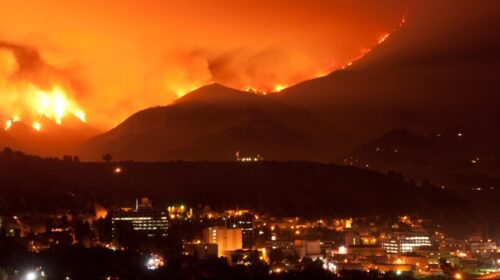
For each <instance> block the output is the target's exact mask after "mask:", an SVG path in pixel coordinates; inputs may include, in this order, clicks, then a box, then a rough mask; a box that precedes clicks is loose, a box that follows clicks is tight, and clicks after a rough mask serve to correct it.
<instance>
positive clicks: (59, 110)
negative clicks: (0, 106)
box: [5, 85, 86, 131]
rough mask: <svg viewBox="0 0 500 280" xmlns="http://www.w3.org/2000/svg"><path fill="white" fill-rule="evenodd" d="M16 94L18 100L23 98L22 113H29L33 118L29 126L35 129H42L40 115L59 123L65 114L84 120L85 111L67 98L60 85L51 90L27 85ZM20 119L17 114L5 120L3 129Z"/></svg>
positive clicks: (7, 128)
mask: <svg viewBox="0 0 500 280" xmlns="http://www.w3.org/2000/svg"><path fill="white" fill-rule="evenodd" d="M18 96H19V99H20V100H23V102H22V103H21V104H22V106H23V107H25V108H23V112H24V114H26V115H30V116H31V119H32V120H33V122H32V125H31V126H32V127H33V129H34V130H35V131H41V130H42V124H41V123H40V121H39V120H40V118H41V117H46V118H49V119H52V120H54V121H55V122H56V123H57V124H59V125H62V123H63V119H64V117H65V116H67V115H74V116H75V117H76V118H78V119H79V120H81V121H82V122H86V114H85V112H84V111H83V110H82V109H80V107H79V106H78V105H77V104H76V102H74V101H72V100H71V99H69V97H68V94H67V93H66V91H65V90H64V89H63V88H62V87H59V86H54V87H53V88H52V89H51V90H48V91H45V90H42V89H39V88H37V87H36V86H34V85H29V86H27V87H26V88H23V89H22V90H20V91H19V93H18ZM26 118H28V117H26ZM28 119H29V118H28ZM20 120H21V118H20V117H19V116H18V115H14V116H13V117H12V118H11V119H8V120H6V121H5V130H9V129H10V128H11V127H12V125H13V124H14V123H15V122H19V121H20Z"/></svg>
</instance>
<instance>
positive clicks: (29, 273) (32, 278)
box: [24, 271, 37, 280]
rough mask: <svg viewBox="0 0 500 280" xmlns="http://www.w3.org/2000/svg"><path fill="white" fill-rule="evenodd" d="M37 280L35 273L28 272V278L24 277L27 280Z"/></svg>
mask: <svg viewBox="0 0 500 280" xmlns="http://www.w3.org/2000/svg"><path fill="white" fill-rule="evenodd" d="M36 278H37V277H36V273H35V272H33V271H31V272H28V274H26V277H24V279H25V280H35V279H36Z"/></svg>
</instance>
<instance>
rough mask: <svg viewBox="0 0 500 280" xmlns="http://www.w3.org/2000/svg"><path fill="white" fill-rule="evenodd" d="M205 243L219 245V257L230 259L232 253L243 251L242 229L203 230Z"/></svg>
mask: <svg viewBox="0 0 500 280" xmlns="http://www.w3.org/2000/svg"><path fill="white" fill-rule="evenodd" d="M203 242H205V243H210V244H217V246H218V255H219V256H225V257H229V256H230V253H231V252H232V251H236V250H241V249H243V232H242V229H241V228H223V227H210V228H207V229H204V230H203Z"/></svg>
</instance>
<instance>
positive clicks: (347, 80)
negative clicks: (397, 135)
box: [274, 1, 500, 149]
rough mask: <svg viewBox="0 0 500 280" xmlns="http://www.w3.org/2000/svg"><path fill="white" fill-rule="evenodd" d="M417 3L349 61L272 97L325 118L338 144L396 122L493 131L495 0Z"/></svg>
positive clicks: (499, 105) (496, 107) (354, 142)
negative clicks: (394, 28)
mask: <svg viewBox="0 0 500 280" xmlns="http://www.w3.org/2000/svg"><path fill="white" fill-rule="evenodd" d="M416 2H417V3H413V6H411V7H410V9H409V11H408V15H407V19H406V23H405V25H403V27H402V28H401V29H399V30H398V31H396V32H395V33H394V34H392V35H391V36H390V37H389V38H388V39H387V40H386V41H385V42H384V43H383V44H381V45H379V46H378V47H376V48H374V49H373V50H372V51H371V52H370V53H368V54H367V55H366V56H365V57H364V58H362V59H361V60H359V61H356V62H354V63H353V65H352V66H351V67H347V68H346V69H345V70H341V71H337V72H334V73H332V74H331V75H329V76H326V77H323V78H319V79H315V80H311V81H307V82H304V83H301V84H298V85H296V86H293V87H291V88H288V89H286V90H284V91H282V92H281V93H280V94H277V95H275V96H274V97H275V98H276V99H277V100H279V101H281V102H284V103H287V104H290V105H292V106H300V107H302V108H304V109H306V110H308V111H310V112H311V113H313V114H315V115H317V116H318V117H320V118H321V119H322V120H324V121H325V122H327V123H329V124H330V125H331V132H332V133H334V135H337V137H339V138H341V140H342V143H339V144H340V147H341V148H347V149H351V148H354V147H356V146H358V145H361V144H363V143H366V142H368V141H369V140H370V139H373V138H375V137H376V136H377V135H380V134H381V133H383V132H384V131H389V130H391V129H394V128H398V127H408V128H410V129H412V130H415V131H419V132H425V133H429V132H430V131H433V130H437V129H440V130H442V129H446V128H449V127H456V126H476V127H482V128H489V129H492V130H495V131H496V137H499V136H500V133H499V132H498V131H499V127H498V125H496V123H495V121H493V120H496V119H500V95H499V92H500V76H499V75H498V73H500V51H499V50H500V36H499V35H498V32H497V31H496V30H497V27H498V26H499V24H500V20H499V18H500V17H499V16H498V15H500V12H499V11H500V10H499V8H498V6H499V5H498V1H482V2H481V5H477V6H474V9H468V8H466V7H464V5H469V3H464V2H465V1H455V2H454V3H453V5H449V3H447V4H446V5H445V4H444V3H440V2H443V1H436V2H439V3H435V4H431V5H427V4H429V3H425V5H423V4H418V1H416ZM420 5H422V6H428V7H426V8H425V9H424V8H423V7H420ZM429 7H430V8H429Z"/></svg>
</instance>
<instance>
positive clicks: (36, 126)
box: [33, 122, 42, 131]
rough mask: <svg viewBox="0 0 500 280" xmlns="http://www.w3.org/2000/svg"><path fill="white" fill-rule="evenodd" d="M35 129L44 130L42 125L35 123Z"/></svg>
mask: <svg viewBox="0 0 500 280" xmlns="http://www.w3.org/2000/svg"><path fill="white" fill-rule="evenodd" d="M33 129H34V130H36V131H40V130H42V124H41V123H39V122H33Z"/></svg>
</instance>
